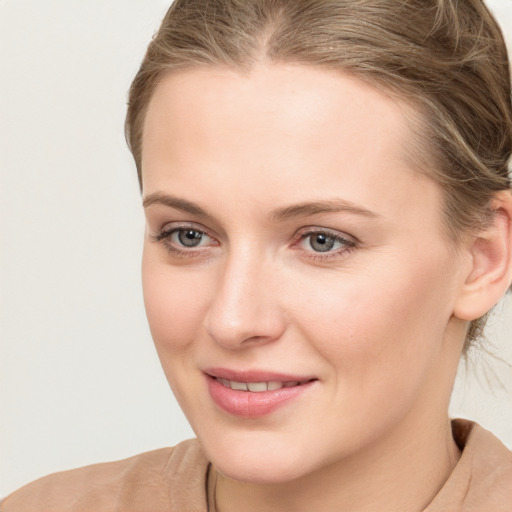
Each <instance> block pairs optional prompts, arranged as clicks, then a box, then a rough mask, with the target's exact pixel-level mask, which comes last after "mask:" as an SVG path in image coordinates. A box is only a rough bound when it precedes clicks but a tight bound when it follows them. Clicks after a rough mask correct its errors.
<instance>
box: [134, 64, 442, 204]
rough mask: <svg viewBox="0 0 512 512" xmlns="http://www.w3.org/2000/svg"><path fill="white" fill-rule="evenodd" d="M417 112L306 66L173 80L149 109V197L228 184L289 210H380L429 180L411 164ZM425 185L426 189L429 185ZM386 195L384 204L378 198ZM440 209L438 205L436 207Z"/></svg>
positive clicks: (205, 71)
mask: <svg viewBox="0 0 512 512" xmlns="http://www.w3.org/2000/svg"><path fill="white" fill-rule="evenodd" d="M415 116H416V113H415V111H414V110H413V109H412V107H410V106H409V105H408V104H406V103H405V102H402V101H400V100H398V99H396V98H395V97H391V96H390V95H388V94H386V93H385V92H383V91H380V90H377V89H376V88H375V87H373V86H371V85H369V84H368V83H366V82H363V81H362V80H360V79H357V78H354V77H352V76H350V75H347V74H343V73H340V72H338V71H336V72H334V71H328V70H321V69H318V68H313V67H307V66H299V65H296V66H294V65H272V66H263V65H262V66H260V67H257V68H256V69H255V70H253V71H252V72H251V73H249V74H240V73H238V72H236V71H234V70H232V69H228V68H225V67H213V66H212V67H204V68H194V69H189V70H186V71H180V72H177V73H169V74H168V75H167V76H165V77H164V79H163V80H162V82H161V83H160V84H159V85H158V87H157V89H156V90H155V93H154V96H153V98H152V100H151V102H150V104H149V106H148V111H147V116H146V120H145V127H144V134H143V144H142V176H143V189H144V191H145V193H147V194H149V193H153V192H158V191H161V190H167V189H169V188H176V187H177V188H179V187H180V186H183V187H185V186H187V184H188V185H190V183H191V182H193V183H194V189H196V190H197V191H198V192H197V193H198V194H200V190H201V189H202V187H204V194H206V193H207V190H212V187H218V186H219V184H222V186H223V187H224V188H231V189H232V191H233V193H234V194H237V196H238V197H240V194H244V195H245V196H246V198H247V199H250V200H253V199H254V200H256V199H258V193H261V195H265V197H270V198H272V197H273V198H274V200H275V201H276V202H280V203H283V202H284V200H283V197H282V196H283V195H284V194H286V199H287V200H288V202H294V201H303V200H308V199H311V197H306V196H308V194H309V196H311V195H312V194H313V195H314V194H317V195H324V196H325V194H330V195H332V194H333V191H334V193H336V194H337V193H341V192H343V193H344V194H348V195H349V196H352V197H347V199H349V200H352V199H353V198H357V200H359V201H363V202H366V203H367V206H369V207H370V208H372V207H373V205H372V204H371V203H372V202H375V200H377V199H378V196H379V195H382V194H386V193H388V192H391V189H394V190H395V191H400V192H401V193H402V195H405V196H407V195H410V196H411V197H412V196H413V195H414V194H412V192H413V191H412V188H411V187H412V186H413V185H414V184H415V183H416V184H417V182H418V180H423V179H424V178H422V177H420V175H419V174H418V173H417V172H415V171H414V170H412V169H411V166H410V165H409V164H408V161H409V159H408V158H407V154H406V153H407V148H408V147H409V146H410V142H411V134H412V132H411V128H410V124H409V122H408V120H409V119H411V118H414V117H415ZM421 185H423V184H421ZM375 189H377V192H378V193H377V194H376V193H375ZM435 204H437V201H436V202H435Z"/></svg>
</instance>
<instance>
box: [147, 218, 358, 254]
mask: <svg viewBox="0 0 512 512" xmlns="http://www.w3.org/2000/svg"><path fill="white" fill-rule="evenodd" d="M187 230H190V231H195V232H197V233H199V234H200V235H201V236H207V237H209V238H211V239H212V240H214V237H212V236H210V235H209V234H208V233H207V232H206V231H205V230H202V229H199V228H197V227H196V226H193V225H181V226H173V227H172V228H170V229H163V230H162V231H160V233H158V234H157V235H154V236H152V237H151V238H152V239H153V241H155V242H158V243H162V244H163V245H164V247H165V248H166V249H167V251H168V252H169V253H170V254H172V255H173V256H176V257H179V258H190V257H194V256H200V255H201V254H202V253H203V252H204V251H205V250H207V249H203V248H201V247H199V248H194V247H191V248H189V249H185V248H183V249H182V248H180V247H179V246H177V245H176V244H174V243H173V242H171V241H170V238H171V236H172V235H173V234H175V233H178V232H180V231H187ZM313 235H317V236H318V235H326V236H327V237H328V238H330V239H332V240H333V241H334V243H336V242H338V243H340V244H341V245H342V247H341V248H339V249H337V250H333V251H331V250H328V251H325V252H320V251H314V250H310V251H308V250H306V249H300V245H301V244H302V243H303V242H304V241H305V240H307V239H308V237H312V236H313ZM295 238H296V240H295V241H294V242H293V244H292V247H293V248H294V249H295V250H299V251H300V250H302V252H304V253H307V256H306V257H307V258H308V259H311V260H314V261H327V260H331V259H334V258H339V257H342V256H344V255H346V254H348V253H349V252H351V251H352V250H354V249H356V248H357V246H358V244H359V242H358V241H356V240H355V239H353V238H352V237H348V236H347V237H345V236H342V235H340V234H339V233H336V232H332V231H330V230H328V229H320V228H309V229H307V230H306V231H302V232H299V233H298V235H296V237H295ZM297 247H299V248H297Z"/></svg>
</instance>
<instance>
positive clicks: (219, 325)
mask: <svg viewBox="0 0 512 512" xmlns="http://www.w3.org/2000/svg"><path fill="white" fill-rule="evenodd" d="M411 115H412V116H414V111H413V110H412V109H411V108H410V107H409V106H408V105H406V104H405V103H401V102H399V101H397V100H396V99H392V98H390V97H388V96H387V95H385V94H383V93H382V92H380V91H377V90H375V89H373V88H372V87H370V86H369V85H367V84H365V83H363V82H361V81H359V80H357V79H355V78H352V77H350V76H346V75H343V74H340V73H334V72H329V71H323V70H319V69H313V68H308V67H306V66H291V65H283V64H280V65H275V66H270V65H269V66H265V65H260V66H259V67H257V68H256V69H255V70H253V71H252V72H251V73H250V74H248V75H242V74H239V73H237V72H236V71H233V70H230V69H227V68H222V67H208V68H206V69H205V68H202V69H190V70H186V71H182V72H179V73H174V74H170V75H168V76H166V77H165V79H164V80H163V81H162V82H161V83H160V85H159V86H158V88H157V89H156V92H155V93H154V96H153V98H152V100H151V102H150V105H149V109H148V112H147V117H146V121H145V125H144V137H143V159H142V169H143V190H144V201H145V204H146V207H145V213H146V219H147V226H146V236H145V243H144V254H143V287H144V297H145V304H146V309H147V315H148V319H149V323H150V327H151V332H152V335H153V338H154V341H155V345H156V348H157V351H158V354H159V357H160V360H161V363H162V366H163V369H164V371H165V373H166V376H167V379H168V381H169V383H170V385H171V387H172V389H173V391H174V393H175V395H176V397H177V399H178V401H179V403H180V405H181V407H182V408H183V410H184V412H185V414H186V416H187V418H188V420H189V421H190V423H191V425H192V427H193V428H194V430H195V432H196V434H197V436H198V438H199V439H200V441H201V443H202V445H203V447H204V449H205V451H206V454H207V455H208V457H209V459H210V460H211V461H212V462H213V464H214V467H215V469H216V471H217V472H218V473H219V475H220V476H219V479H218V485H217V490H216V502H217V507H218V509H219V511H220V512H229V511H231V510H237V511H248V510H259V511H261V510H277V511H288V510H290V511H291V510H293V511H311V510H315V511H318V512H322V511H329V510H351V511H371V510H378V511H382V510H404V511H405V510H407V511H409V510H410V511H413V510H422V509H423V508H424V507H425V506H426V505H427V504H428V503H429V502H430V501H431V499H432V498H433V496H435V494H436V492H437V491H438V490H439V488H440V487H441V486H442V484H443V482H444V481H445V480H446V478H447V477H448V475H449V474H450V472H451V471H452V469H453V467H454V465H455V464H456V462H457V460H458V457H459V452H458V449H457V447H456V446H455V444H454V442H453V440H452V437H451V431H450V424H449V420H448V414H447V409H448V403H449V397H450V392H451V389H452V385H453V381H454V377H455V373H456V368H457V364H458V359H459V356H460V352H461V348H462V344H463V341H464V336H465V332H466V329H467V321H468V320H470V319H471V318H465V316H468V317H469V316H471V315H470V314H469V313H468V315H464V314H463V313H464V311H463V305H464V302H463V300H464V299H467V297H466V296H465V295H464V294H465V293H466V288H465V286H467V281H468V276H470V275H471V273H472V271H473V267H472V265H473V263H474V261H475V258H473V256H472V254H471V253H470V251H469V249H468V250H464V249H461V250H460V251H457V252H455V251H454V249H453V246H452V245H451V244H450V243H449V242H448V240H447V239H446V234H445V231H444V230H443V227H442V218H441V205H442V195H441V191H440V189H439V187H438V186H437V184H436V183H434V182H433V181H431V180H429V179H428V178H426V177H424V176H420V175H419V173H417V172H414V170H412V169H411V168H410V165H409V164H407V161H408V159H407V158H406V155H405V147H406V146H407V141H408V140H409V137H410V128H409V126H408V124H407V121H406V117H408V118H410V117H411ZM169 196H173V197H174V198H179V199H180V200H181V201H186V202H188V203H192V204H193V205H195V206H196V207H198V208H200V209H201V210H203V213H200V212H199V211H198V209H197V211H194V210H193V209H192V208H190V207H189V206H187V208H186V209H187V210H188V211H185V209H183V203H181V206H179V205H178V206H179V207H178V206H177V205H176V204H175V205H174V206H172V205H171V201H169V199H168V197H169ZM166 198H167V199H166ZM340 200H342V201H344V202H345V203H346V204H345V205H344V206H345V207H344V208H342V209H338V210H336V211H316V212H312V211H308V210H304V209H303V210H302V211H301V212H298V211H296V212H295V213H296V215H288V216H286V217H285V218H275V217H276V215H275V210H276V209H278V208H280V209H283V208H286V207H289V206H291V205H297V204H303V203H307V202H318V201H331V203H330V205H331V206H332V204H334V202H336V201H340ZM188 203H187V204H188ZM347 204H348V205H350V208H346V205H347ZM338 206H339V205H338ZM288 211H290V210H288ZM204 212H206V213H207V215H205V214H204ZM273 213H274V215H273ZM299 213H300V214H299ZM281 217H283V216H281ZM507 226H508V224H507ZM180 228H181V229H183V228H187V229H195V230H197V231H198V232H202V233H204V234H203V235H201V236H202V238H201V243H200V245H199V246H198V247H195V248H187V247H183V246H180V241H179V238H178V236H177V235H178V233H179V232H178V231H176V230H179V229H180ZM172 230H175V231H174V234H170V232H171V231H172ZM311 231H314V232H315V233H318V232H322V233H327V234H328V235H334V236H341V237H343V238H344V239H345V240H347V241H348V242H337V243H336V244H335V245H334V248H333V249H332V250H331V251H327V252H326V253H319V252H318V251H315V249H314V247H313V246H312V245H311V242H312V240H313V238H312V236H311V234H310V233H311ZM162 232H165V233H166V234H167V235H166V236H163V235H162ZM159 235H160V236H159ZM155 237H157V238H160V239H158V240H157V239H155ZM176 251H178V252H176ZM478 261H483V260H478ZM482 265H483V266H484V267H485V262H483V263H482ZM461 304H462V306H461ZM471 313H473V312H471ZM207 367H226V368H232V369H237V370H251V369H259V370H268V371H276V372H284V373H292V374H300V375H308V376H314V377H315V378H316V379H317V381H316V382H315V383H314V385H313V386H311V388H310V389H308V391H307V392H306V393H303V394H302V395H301V396H300V397H298V398H297V399H296V400H294V401H292V402H290V403H288V404H286V405H285V406H283V407H281V408H279V409H278V410H276V411H274V412H273V413H271V414H268V415H265V416H264V417H260V418H240V417H236V416H232V415H229V414H227V413H226V412H224V411H222V410H221V409H219V408H218V407H217V406H216V405H215V403H214V402H213V401H212V399H211V398H210V396H209V393H208V390H207V386H206V381H205V376H204V374H203V370H204V369H205V368H207ZM340 482H343V485H340ZM343 507H346V508H343Z"/></svg>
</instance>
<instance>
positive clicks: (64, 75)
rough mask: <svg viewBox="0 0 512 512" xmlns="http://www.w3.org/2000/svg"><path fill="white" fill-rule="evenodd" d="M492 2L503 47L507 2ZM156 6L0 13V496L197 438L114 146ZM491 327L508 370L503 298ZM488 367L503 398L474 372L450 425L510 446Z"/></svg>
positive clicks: (70, 2)
mask: <svg viewBox="0 0 512 512" xmlns="http://www.w3.org/2000/svg"><path fill="white" fill-rule="evenodd" d="M489 3H490V5H491V6H492V7H493V9H494V10H495V12H496V14H497V16H498V18H499V20H500V21H501V23H502V25H503V26H504V29H505V32H506V33H507V35H508V37H509V38H510V40H511V41H512V2H511V0H494V1H491V2H489ZM167 7H168V2H165V1H162V0H108V1H106V0H89V1H87V2H84V1H83V0H44V1H39V0H38V1H36V0H0V172H1V174H0V272H1V273H0V343H1V346H0V495H3V496H5V495H6V494H8V493H9V492H11V491H12V490H14V489H15V488H17V487H18V486H20V485H22V484H23V483H26V482H28V481H30V480H32V479H34V478H36V477H38V476H41V475H44V474H46V473H49V472H54V471H57V470H62V469H66V468H70V467H75V466H81V465H85V464H89V463H93V462H100V461H107V460H114V459H118V458H124V457H127V456H130V455H133V454H135V453H138V452H141V451H145V450H149V449H152V448H158V447H162V446H168V445H173V444H176V443H177V442H179V441H180V440H182V439H184V438H187V437H191V436H192V435H193V433H192V431H191V429H190V427H189V426H188V425H187V423H186V421H185V419H184V417H183V415H182V413H181V411H180V410H179V408H178V406H177V405H176V403H175V401H174V398H173V397H172V395H171V392H170V391H169V390H168V386H167V382H166V381H165V378H164V376H163V372H162V371H161V369H160V365H159V362H158V359H157V356H156V353H155V351H154V349H153V346H152V342H151V338H150V335H149V331H148V328H147V326H146V320H145V317H144V310H143V303H142V296H141V286H140V277H139V274H140V269H139V267H140V248H141V242H142V232H143V218H142V210H141V207H140V197H139V192H138V185H137V180H136V173H135V168H134V165H133V163H132V161H131V156H130V155H129V153H128V150H127V149H126V146H125V142H124V138H123V121H124V114H125V102H126V92H127V89H128V87H129V84H130V81H131V79H132V78H133V76H134V74H135V72H136V70H137V68H138V65H139V63H140V61H141V59H142V56H143V53H144V51H145V47H146V45H147V43H148V42H149V40H150V38H151V35H152V34H153V32H154V31H155V30H156V28H157V26H158V24H159V22H160V20H161V18H162V17H163V15H164V13H165V11H166V9H167ZM493 323H494V324H495V325H494V326H493V329H492V333H491V334H490V337H491V338H492V339H493V340H494V341H495V342H496V346H497V352H498V353H499V354H500V355H501V356H503V357H504V358H506V359H507V360H508V361H512V336H511V335H510V333H511V332H512V305H511V304H510V299H508V304H507V306H506V308H505V310H504V312H503V315H502V317H501V319H500V320H498V319H496V320H495V321H494V322H493ZM477 359H481V356H477ZM484 359H485V358H484ZM487 360H488V361H489V365H490V366H491V367H492V368H493V369H494V371H495V373H497V374H498V375H499V376H500V378H501V380H502V381H503V383H504V384H505V385H506V386H507V389H506V390H504V391H503V390H500V389H499V386H498V385H497V384H496V382H494V381H493V382H491V384H490V386H491V387H492V388H493V389H494V391H493V392H491V391H490V387H489V385H488V384H487V383H486V382H485V379H484V378H483V377H482V376H483V375H484V372H483V365H482V363H481V362H477V364H476V368H472V369H470V370H469V371H468V372H467V373H466V375H467V376H466V378H462V379H459V382H458V385H457V389H456V392H455V399H454V403H453V406H452V413H453V414H454V415H457V416H465V417H469V418H474V419H477V420H478V421H479V422H480V423H482V424H483V425H484V426H486V427H488V428H490V429H492V430H493V431H494V432H495V433H496V434H498V435H499V436H500V437H501V439H503V441H504V442H505V443H506V444H507V445H509V446H512V376H511V373H512V371H511V369H510V368H508V367H507V366H505V365H503V364H500V363H497V362H494V361H493V360H492V359H489V358H487ZM476 376H480V377H482V378H481V379H480V380H481V381H482V382H481V383H478V382H477V381H478V379H477V378H476Z"/></svg>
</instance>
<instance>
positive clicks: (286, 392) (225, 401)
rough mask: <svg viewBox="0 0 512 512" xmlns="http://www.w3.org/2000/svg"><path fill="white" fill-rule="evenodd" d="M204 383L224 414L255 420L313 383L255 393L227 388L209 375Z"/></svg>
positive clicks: (277, 407)
mask: <svg viewBox="0 0 512 512" xmlns="http://www.w3.org/2000/svg"><path fill="white" fill-rule="evenodd" d="M206 381H207V383H208V391H209V392H210V396H211V397H212V399H213V401H214V402H215V403H216V404H217V405H218V406H219V407H220V408H221V409H222V410H224V411H225V412H227V413H229V414H232V415H234V416H240V417H243V418H256V417H258V416H264V415H266V414H270V413H271V412H273V411H275V410H276V409H279V408H280V407H282V406H284V405H285V404H287V403H288V402H290V401H291V400H293V399H295V398H297V397H299V396H300V395H301V394H302V393H304V392H305V391H306V390H308V389H309V388H311V386H312V385H313V384H314V382H315V381H310V382H306V383H305V384H300V385H299V386H292V387H289V388H286V387H283V388H281V389H276V390H273V391H261V392H259V393H255V392H252V391H239V390H235V389H231V388H227V387H226V386H224V385H222V384H221V383H220V382H219V381H217V380H216V379H214V378H213V377H210V376H209V375H207V376H206Z"/></svg>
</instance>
